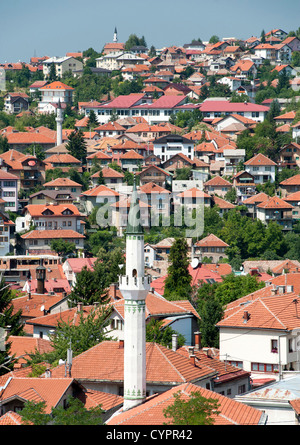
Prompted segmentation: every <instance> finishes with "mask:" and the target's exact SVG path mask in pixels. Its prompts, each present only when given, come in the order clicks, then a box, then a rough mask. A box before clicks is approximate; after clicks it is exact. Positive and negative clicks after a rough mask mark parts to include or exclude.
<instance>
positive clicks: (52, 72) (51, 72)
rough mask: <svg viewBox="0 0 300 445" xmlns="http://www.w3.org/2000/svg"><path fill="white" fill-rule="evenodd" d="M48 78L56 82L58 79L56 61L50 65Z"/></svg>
mask: <svg viewBox="0 0 300 445" xmlns="http://www.w3.org/2000/svg"><path fill="white" fill-rule="evenodd" d="M48 80H49V82H54V81H55V80H57V75H56V68H55V64H54V63H51V65H50V68H49V74H48Z"/></svg>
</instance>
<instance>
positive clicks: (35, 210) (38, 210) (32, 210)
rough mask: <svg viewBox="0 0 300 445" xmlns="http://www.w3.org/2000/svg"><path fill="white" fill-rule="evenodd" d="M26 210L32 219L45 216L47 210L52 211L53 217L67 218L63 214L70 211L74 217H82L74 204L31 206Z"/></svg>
mask: <svg viewBox="0 0 300 445" xmlns="http://www.w3.org/2000/svg"><path fill="white" fill-rule="evenodd" d="M25 209H26V210H27V212H28V213H29V214H30V215H31V216H32V217H37V216H43V215H44V212H45V211H46V210H50V212H51V214H52V215H53V216H65V215H64V214H63V213H64V212H65V211H66V210H70V211H71V212H72V215H76V216H80V215H81V213H80V212H79V210H78V208H77V207H76V206H75V205H74V204H47V205H45V204H29V205H27V206H26V207H25Z"/></svg>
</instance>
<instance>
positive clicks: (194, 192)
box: [177, 187, 210, 198]
mask: <svg viewBox="0 0 300 445" xmlns="http://www.w3.org/2000/svg"><path fill="white" fill-rule="evenodd" d="M177 197H178V198H210V195H208V194H207V193H205V192H204V191H203V190H199V189H198V188H197V187H192V188H191V189H189V190H184V191H183V192H181V193H179V194H178V195H177Z"/></svg>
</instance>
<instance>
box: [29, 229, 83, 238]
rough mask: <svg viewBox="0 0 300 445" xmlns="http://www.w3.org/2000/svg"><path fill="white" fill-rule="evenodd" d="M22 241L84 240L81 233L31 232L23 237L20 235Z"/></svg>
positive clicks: (73, 231)
mask: <svg viewBox="0 0 300 445" xmlns="http://www.w3.org/2000/svg"><path fill="white" fill-rule="evenodd" d="M21 238H23V239H53V238H55V239H66V238H68V239H78V238H85V236H84V235H82V234H81V233H78V232H75V230H63V229H62V230H60V229H56V230H32V231H31V232H27V233H25V234H24V235H21Z"/></svg>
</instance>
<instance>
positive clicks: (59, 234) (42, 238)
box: [21, 229, 85, 254]
mask: <svg viewBox="0 0 300 445" xmlns="http://www.w3.org/2000/svg"><path fill="white" fill-rule="evenodd" d="M21 239H22V242H23V250H24V253H26V252H28V253H29V254H34V253H38V252H40V253H48V252H51V241H52V240H53V239H62V240H65V241H68V242H70V243H74V244H75V248H76V249H78V250H83V247H84V239H85V236H84V235H82V234H81V233H79V232H75V231H74V230H69V229H56V230H32V231H30V232H27V233H25V234H24V235H21Z"/></svg>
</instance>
